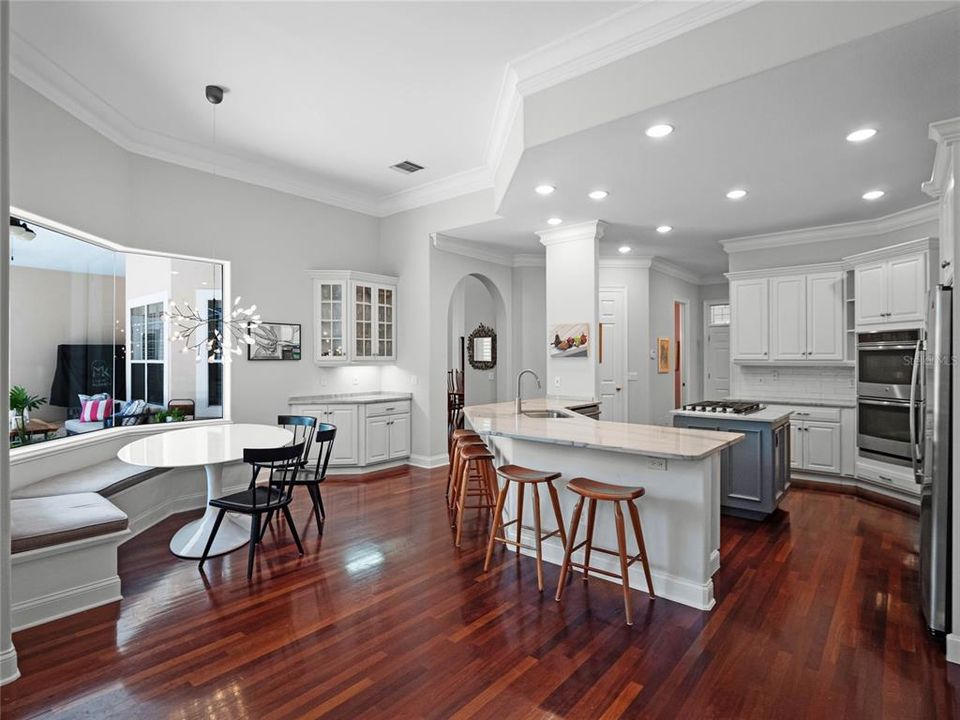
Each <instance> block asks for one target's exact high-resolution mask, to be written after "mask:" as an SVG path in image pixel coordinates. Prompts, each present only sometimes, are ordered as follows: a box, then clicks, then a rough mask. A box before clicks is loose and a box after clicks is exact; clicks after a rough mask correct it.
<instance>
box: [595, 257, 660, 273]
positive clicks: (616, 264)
mask: <svg viewBox="0 0 960 720" xmlns="http://www.w3.org/2000/svg"><path fill="white" fill-rule="evenodd" d="M652 264H653V258H652V257H643V256H638V257H602V258H600V269H601V270H602V269H604V268H639V269H646V268H649V267H650V266H651V265H652Z"/></svg>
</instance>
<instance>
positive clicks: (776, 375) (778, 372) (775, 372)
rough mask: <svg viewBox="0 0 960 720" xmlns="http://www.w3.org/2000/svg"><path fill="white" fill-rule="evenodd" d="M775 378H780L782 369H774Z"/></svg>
mask: <svg viewBox="0 0 960 720" xmlns="http://www.w3.org/2000/svg"><path fill="white" fill-rule="evenodd" d="M773 379H774V380H779V379H780V371H779V370H774V371H773Z"/></svg>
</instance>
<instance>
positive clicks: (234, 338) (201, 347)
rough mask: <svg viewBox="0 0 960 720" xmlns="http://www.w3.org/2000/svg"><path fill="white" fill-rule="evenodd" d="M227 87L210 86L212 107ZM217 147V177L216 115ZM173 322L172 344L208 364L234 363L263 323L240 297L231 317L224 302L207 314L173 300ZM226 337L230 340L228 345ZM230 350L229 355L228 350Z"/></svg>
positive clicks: (168, 312) (169, 313)
mask: <svg viewBox="0 0 960 720" xmlns="http://www.w3.org/2000/svg"><path fill="white" fill-rule="evenodd" d="M223 92H224V91H223V88H222V87H219V86H218V85H207V86H206V88H205V89H204V94H205V96H206V98H207V101H208V102H209V103H210V104H211V105H214V106H216V105H219V104H220V103H221V102H223ZM213 147H214V173H213V174H214V176H215V177H216V174H217V172H216V147H217V116H216V112H214V115H213ZM163 316H164V317H165V318H166V319H167V320H169V322H170V325H171V330H173V332H172V333H171V335H170V342H177V341H181V342H183V347H182V348H181V349H180V352H182V353H189V352H192V353H194V354H195V355H196V358H197V362H200V361H201V360H203V358H204V356H206V359H207V362H208V363H211V362H216V361H218V360H220V361H222V362H231V360H232V358H231V356H232V355H240V354H241V352H242V350H241V348H242V347H243V346H244V345H254V344H256V340H254V337H253V331H254V330H256V329H257V328H258V327H260V325H261V324H262V323H261V321H260V315H259V313H257V306H256V305H251V306H250V307H247V308H245V307H243V306H242V305H240V296H239V295H238V296H237V297H236V298H235V299H234V301H233V306H232V308H231V309H230V313H229V314H227V313H226V312H225V310H224V309H223V302H222V301H221V302H220V304H219V307H209V306H208V307H207V310H206V314H203V313H201V309H200V308H199V307H194V306H193V305H191V304H190V303H189V302H188V301H187V300H184V301H182V302H180V303H178V302H176V301H173V300H171V301H170V304H169V305H168V306H167V308H166V309H165V310H164V312H163ZM224 338H229V342H228V343H226V344H225V343H224ZM227 347H229V352H228V353H224V350H225V349H226V348H227Z"/></svg>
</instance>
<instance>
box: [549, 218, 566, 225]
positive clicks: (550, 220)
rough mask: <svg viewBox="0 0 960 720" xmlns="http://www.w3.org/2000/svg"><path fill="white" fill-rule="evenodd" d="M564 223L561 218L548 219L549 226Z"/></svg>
mask: <svg viewBox="0 0 960 720" xmlns="http://www.w3.org/2000/svg"><path fill="white" fill-rule="evenodd" d="M562 222H563V220H562V219H561V218H547V225H559V224H560V223H562Z"/></svg>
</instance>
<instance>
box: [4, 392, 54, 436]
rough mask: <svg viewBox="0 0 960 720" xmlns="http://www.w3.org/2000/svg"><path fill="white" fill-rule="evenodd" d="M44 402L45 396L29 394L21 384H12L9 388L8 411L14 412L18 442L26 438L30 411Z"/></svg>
mask: <svg viewBox="0 0 960 720" xmlns="http://www.w3.org/2000/svg"><path fill="white" fill-rule="evenodd" d="M46 402H47V399H46V398H45V397H40V396H39V395H31V394H30V393H28V392H27V390H26V388H24V387H23V386H22V385H14V386H13V387H11V388H10V412H11V413H13V414H14V422H15V428H16V430H17V434H18V435H19V436H20V442H24V441H25V440H26V430H27V421H28V420H29V419H30V414H29V413H30V411H31V410H36V409H38V408H41V407H43V406H44V405H45V404H46Z"/></svg>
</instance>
